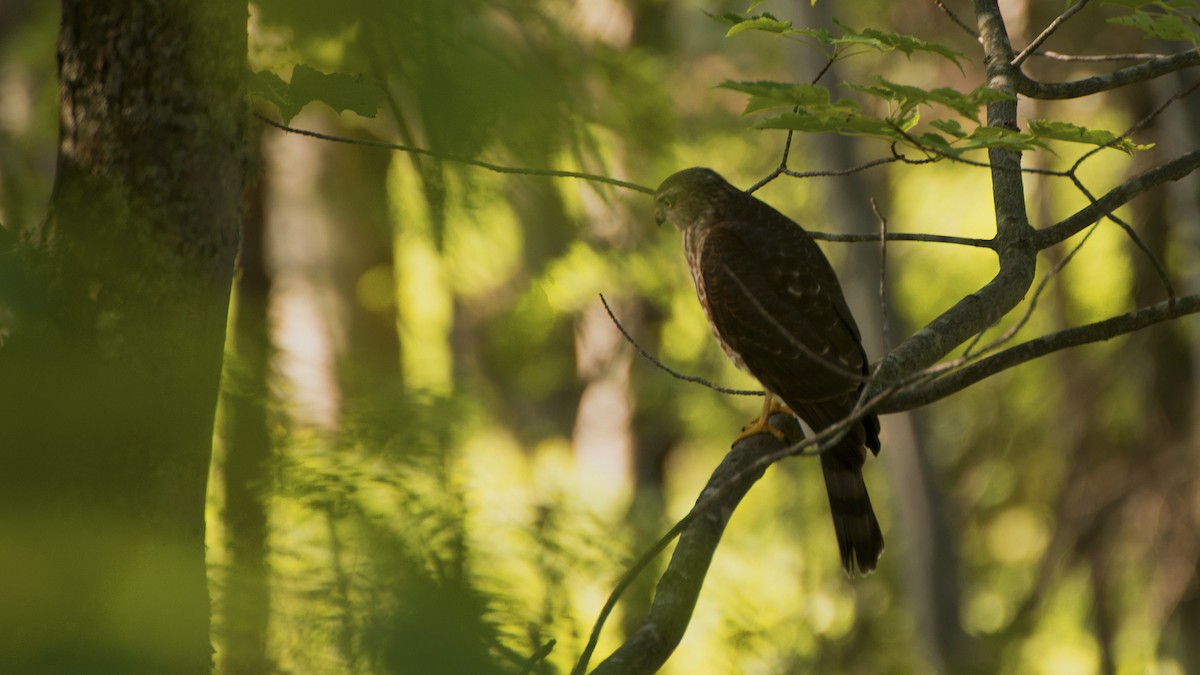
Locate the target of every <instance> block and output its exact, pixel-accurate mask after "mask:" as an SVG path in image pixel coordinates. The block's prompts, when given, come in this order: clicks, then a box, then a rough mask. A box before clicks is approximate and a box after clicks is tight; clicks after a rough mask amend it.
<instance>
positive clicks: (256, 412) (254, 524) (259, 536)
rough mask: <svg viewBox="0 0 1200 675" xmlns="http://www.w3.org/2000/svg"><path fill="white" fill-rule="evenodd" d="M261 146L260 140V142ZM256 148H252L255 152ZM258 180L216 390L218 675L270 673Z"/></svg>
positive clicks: (267, 349) (266, 339)
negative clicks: (220, 542)
mask: <svg viewBox="0 0 1200 675" xmlns="http://www.w3.org/2000/svg"><path fill="white" fill-rule="evenodd" d="M259 141H260V142H261V139H259ZM258 145H259V143H256V144H255V147H258ZM265 180H266V179H265V178H263V177H260V178H258V179H257V180H255V181H254V182H253V184H252V185H249V186H248V187H247V190H246V202H245V206H246V208H245V213H244V214H243V215H242V242H241V248H240V249H239V251H238V259H237V272H238V273H237V278H236V279H235V280H234V298H235V300H234V306H233V309H232V310H231V311H230V323H231V324H232V325H231V328H230V332H229V341H228V346H227V349H226V351H227V353H228V358H229V361H228V363H227V364H226V367H225V381H224V384H223V386H222V396H223V401H224V403H223V408H222V410H223V413H222V424H221V437H222V445H223V447H224V456H223V457H222V458H221V459H222V461H220V468H221V483H222V485H223V487H224V496H225V508H224V510H223V512H222V516H223V520H224V524H225V531H226V535H225V538H226V547H227V549H228V552H229V567H228V572H227V574H226V577H225V588H224V590H223V592H222V594H221V596H220V597H221V599H222V600H223V602H222V603H221V612H220V616H221V618H222V621H221V624H222V629H221V633H220V634H221V635H222V637H223V640H222V645H221V649H222V652H223V658H222V660H221V662H222V665H223V667H222V668H221V671H222V672H224V673H228V674H230V675H240V674H242V673H245V674H246V675H256V674H257V673H266V672H270V671H271V668H272V667H271V665H270V661H269V660H268V657H267V621H268V618H269V615H270V594H269V588H268V586H267V508H266V495H267V494H268V491H269V489H270V476H271V473H270V466H269V462H270V458H271V439H270V433H269V426H268V419H267V405H268V401H269V399H270V389H269V385H268V371H269V366H270V353H271V345H270V334H269V326H268V322H267V303H268V302H269V299H270V292H271V278H270V276H269V274H268V273H267V266H266V256H265V255H264V251H263V239H264V236H263V235H264V231H263V226H264V223H265V217H264V213H263V206H264V199H263V193H264V190H265V189H266V186H265V185H264V183H265Z"/></svg>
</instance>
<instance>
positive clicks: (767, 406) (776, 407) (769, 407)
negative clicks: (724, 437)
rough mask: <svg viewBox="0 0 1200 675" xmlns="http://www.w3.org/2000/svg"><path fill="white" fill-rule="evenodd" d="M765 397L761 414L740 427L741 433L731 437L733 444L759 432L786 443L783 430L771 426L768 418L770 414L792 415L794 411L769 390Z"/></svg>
mask: <svg viewBox="0 0 1200 675" xmlns="http://www.w3.org/2000/svg"><path fill="white" fill-rule="evenodd" d="M766 398H767V400H766V401H763V409H762V414H760V415H759V416H758V419H756V420H754V421H753V422H751V423H749V424H747V425H746V426H744V427H742V433H740V434H738V437H737V438H735V439H733V443H734V445H736V444H737V443H739V442H740V441H743V440H745V439H747V438H750V437H751V436H756V435H758V434H761V433H768V434H771V435H772V436H774V437H775V438H776V439H778V440H779V442H780V443H787V438H785V437H784V435H783V432H782V431H780V430H779V429H776V428H775V427H773V426H771V424H770V421H769V420H770V419H771V415H774V414H775V413H786V414H788V415H794V414H795V413H793V412H792V410H791V408H788V407H787V406H786V405H784V404H783V401H780V400H779V399H777V398H775V396H774V395H772V394H771V393H770V392H767V394H766Z"/></svg>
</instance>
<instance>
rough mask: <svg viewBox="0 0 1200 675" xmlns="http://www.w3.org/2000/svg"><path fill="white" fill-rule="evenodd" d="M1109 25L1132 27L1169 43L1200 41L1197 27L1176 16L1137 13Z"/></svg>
mask: <svg viewBox="0 0 1200 675" xmlns="http://www.w3.org/2000/svg"><path fill="white" fill-rule="evenodd" d="M1108 21H1109V23H1115V24H1119V25H1122V26H1130V27H1132V28H1137V29H1139V30H1141V31H1142V33H1144V34H1145V36H1146V37H1148V38H1158V39H1160V40H1167V41H1184V40H1186V41H1188V42H1192V43H1196V42H1197V41H1200V33H1198V32H1197V30H1196V27H1195V26H1193V25H1191V24H1188V23H1187V22H1185V21H1184V20H1183V18H1182V17H1179V16H1176V15H1174V14H1150V13H1148V12H1142V11H1137V12H1134V13H1133V14H1131V15H1129V16H1119V17H1116V18H1114V19H1109V20H1108Z"/></svg>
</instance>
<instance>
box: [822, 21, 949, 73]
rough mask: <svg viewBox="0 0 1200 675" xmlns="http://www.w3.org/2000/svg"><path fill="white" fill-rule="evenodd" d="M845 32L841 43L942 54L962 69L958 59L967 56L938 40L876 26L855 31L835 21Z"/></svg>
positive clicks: (883, 49)
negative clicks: (925, 38)
mask: <svg viewBox="0 0 1200 675" xmlns="http://www.w3.org/2000/svg"><path fill="white" fill-rule="evenodd" d="M834 23H836V24H837V25H838V27H840V28H841V29H842V30H844V31H845V34H844V35H842V36H841V37H840V38H838V42H839V43H840V44H857V45H863V46H866V47H869V48H871V49H875V50H877V51H892V50H899V51H901V52H904V55H905V56H910V57H911V56H912V55H913V52H927V53H930V54H936V55H938V56H941V57H943V58H945V59H947V60H949V61H950V62H952V63H953V64H954V65H956V66H958V69H959V70H962V63H961V62H960V61H959V60H958V59H959V57H963V58H965V56H964V54H963V53H962V52H959V51H955V50H953V49H950V48H949V47H946V46H945V45H940V44H938V43H936V42H929V41H927V40H922V39H921V38H919V37H915V36H912V35H904V34H902V33H886V32H884V31H881V30H877V29H874V28H866V29H863V30H862V31H855V30H853V29H851V28H850V27H849V26H846V25H845V24H843V23H841V22H838V21H834Z"/></svg>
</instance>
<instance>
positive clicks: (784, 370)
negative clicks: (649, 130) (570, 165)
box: [655, 168, 883, 574]
mask: <svg viewBox="0 0 1200 675" xmlns="http://www.w3.org/2000/svg"><path fill="white" fill-rule="evenodd" d="M655 218H656V219H657V220H658V222H659V223H662V222H664V221H670V222H671V223H672V224H673V225H675V226H676V227H677V228H679V231H680V232H681V233H682V235H683V246H684V252H685V253H686V255H687V261H688V267H689V268H690V269H691V272H692V280H693V281H694V282H695V284H696V293H697V295H698V297H699V299H700V304H701V306H703V307H704V312H705V314H706V315H707V316H708V322H709V325H711V326H712V329H713V333H714V334H715V335H716V336H717V341H718V342H720V344H721V347H722V349H724V350H725V353H726V354H728V355H729V358H730V359H732V360H733V362H734V363H735V364H736V365H737V366H738V367H739V368H742V369H744V370H747V371H749V372H750V374H752V375H754V377H756V378H758V381H759V382H761V383H762V385H763V388H765V389H766V390H767V392H768V396H772V395H773V396H775V397H777V398H778V399H780V400H782V401H783V402H784V403H785V404H787V406H788V407H789V408H791V410H792V411H793V412H795V413H796V415H797V416H799V417H800V419H802V420H804V421H805V422H806V423H808V425H809V426H810V427H812V428H813V429H814V430H816V431H821V430H823V429H826V428H828V427H830V426H832V425H833V424H835V423H837V422H838V421H839V420H841V419H842V418H844V417H846V416H847V415H848V414H849V413H850V411H851V410H852V409H853V408H854V403H855V401H856V399H857V397H858V393H859V392H860V390H861V389H862V386H863V376H865V375H866V373H867V367H868V362H867V355H866V352H864V351H863V347H862V341H861V339H860V337H859V332H858V326H857V325H856V324H855V322H854V317H853V316H851V314H850V308H849V307H848V306H847V305H846V299H845V297H844V296H843V294H842V288H841V285H840V284H838V280H837V277H836V276H835V275H834V272H833V268H832V267H831V266H830V265H829V261H828V260H826V259H825V255H824V254H823V253H822V252H821V249H820V248H819V247H818V246H817V244H816V242H815V241H813V239H812V237H810V236H809V235H808V233H807V232H805V231H804V230H803V229H802V228H801V227H800V226H799V225H797V224H796V223H795V222H793V221H792V220H790V219H789V218H788V217H787V216H784V215H783V214H781V213H780V212H778V211H776V210H775V209H774V208H772V207H771V206H769V205H767V204H766V203H764V202H762V201H760V200H759V199H757V198H755V197H753V196H752V195H749V194H746V193H745V192H742V191H741V190H739V189H737V188H735V187H734V186H732V185H730V184H729V183H728V182H727V181H726V180H725V179H724V178H722V177H721V176H719V175H718V174H717V173H716V172H714V171H712V170H710V169H703V168H692V169H685V170H683V171H680V172H678V173H676V174H674V175H672V176H670V177H669V178H667V179H666V180H665V181H663V183H662V185H661V186H659V188H658V191H657V194H656V195H655ZM764 412H765V411H764ZM764 416H765V415H764ZM760 422H765V420H760ZM755 428H756V429H757V427H755ZM866 448H870V449H871V450H872V451H873V452H874V453H876V454H878V452H879V420H878V419H877V418H876V417H875V416H874V415H869V416H867V417H864V418H863V419H862V422H861V423H860V424H855V425H854V426H853V427H851V428H850V429H849V430H848V431H847V432H846V434H845V435H844V436H843V437H842V438H841V440H840V441H838V442H837V444H835V445H834V446H833V447H831V448H830V449H828V450H827V451H825V452H824V453H822V454H821V468H822V470H823V473H824V474H825V488H826V490H827V491H828V493H829V506H830V511H831V512H832V514H833V526H834V530H835V532H836V534H837V539H838V548H839V549H840V551H841V556H842V566H843V567H844V568H845V569H846V571H847V572H848V573H851V572H853V570H854V569H855V568H856V567H857V569H858V570H859V571H860V572H862V573H864V574H865V573H867V572H871V571H872V570H874V569H875V564H876V562H877V561H878V559H879V554H880V553H881V552H882V551H883V534H882V533H881V532H880V530H879V523H878V521H876V519H875V513H874V511H873V510H872V509H871V500H870V498H869V497H868V496H867V486H866V483H865V482H863V476H862V466H863V462H864V461H865V460H866Z"/></svg>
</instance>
